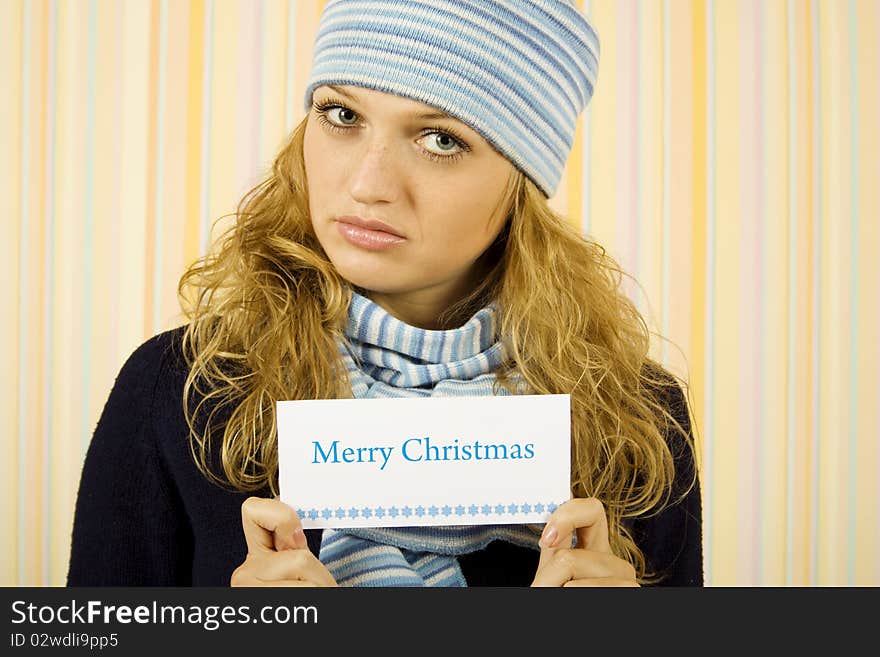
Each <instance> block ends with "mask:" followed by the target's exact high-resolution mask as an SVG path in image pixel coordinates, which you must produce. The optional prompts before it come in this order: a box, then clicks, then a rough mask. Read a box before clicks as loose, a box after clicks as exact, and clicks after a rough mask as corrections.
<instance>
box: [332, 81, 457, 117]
mask: <svg viewBox="0 0 880 657" xmlns="http://www.w3.org/2000/svg"><path fill="white" fill-rule="evenodd" d="M326 87H327V88H328V89H332V90H333V91H335V92H336V93H338V94H339V95H340V96H345V97H346V98H348V99H349V100H351V101H353V102H355V103H357V102H359V101H358V98H357V97H355V96H354V95H353V94H350V93H349V92H347V91H345V90H344V89H342V88H340V87H337V86H336V85H334V84H328V85H326ZM413 117H414V118H416V119H448V120H450V121H456V122H458V123H461V121H459V120H458V119H456V118H455V117H454V116H450V115H449V114H447V113H446V112H443V111H441V110H434V111H431V112H420V113H419V114H414V115H413Z"/></svg>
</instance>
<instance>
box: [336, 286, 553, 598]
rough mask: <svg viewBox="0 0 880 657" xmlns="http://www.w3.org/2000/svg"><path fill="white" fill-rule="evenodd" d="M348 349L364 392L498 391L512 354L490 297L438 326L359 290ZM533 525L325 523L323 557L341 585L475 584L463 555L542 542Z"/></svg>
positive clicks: (354, 381) (371, 395)
mask: <svg viewBox="0 0 880 657" xmlns="http://www.w3.org/2000/svg"><path fill="white" fill-rule="evenodd" d="M345 335H346V338H347V339H348V342H347V343H346V344H341V345H340V351H341V353H342V355H343V358H344V359H345V362H346V365H347V367H348V373H349V377H350V379H351V389H352V394H353V395H354V397H356V398H359V399H376V398H388V397H465V396H479V395H492V394H509V393H508V392H507V391H505V390H503V389H500V390H498V391H497V392H493V389H492V387H493V383H494V382H495V374H494V371H495V370H496V369H497V368H498V366H499V365H500V364H501V363H502V362H503V361H504V358H505V353H504V347H503V344H502V343H501V342H500V341H496V309H495V307H494V304H489V305H488V306H486V307H485V308H482V309H481V310H479V311H478V312H477V313H476V314H475V315H474V316H473V317H471V319H470V320H468V322H467V323H466V324H464V325H463V326H461V327H459V328H456V329H451V330H445V331H431V330H426V329H420V328H416V327H414V326H411V325H409V324H406V323H405V322H402V321H401V320H399V319H397V318H395V317H393V316H392V315H391V314H389V313H388V312H386V311H385V310H384V309H382V307H381V306H379V305H378V304H376V303H374V302H373V301H371V300H370V299H367V298H366V297H364V296H362V295H360V294H358V293H357V292H354V293H353V295H352V301H351V305H350V306H349V311H348V322H347V325H346V329H345ZM538 536H539V532H536V531H535V529H534V527H531V528H530V526H528V525H475V526H440V527H387V528H375V529H369V528H368V529H360V528H357V529H355V528H352V529H338V530H333V529H325V530H324V532H323V535H322V538H321V551H320V553H319V555H320V559H321V562H322V563H324V565H325V566H327V569H328V570H329V571H330V572H331V573H332V574H333V576H334V577H335V578H336V581H337V583H339V585H340V586H467V583H466V581H465V579H464V576H463V575H462V572H461V568H460V566H459V564H458V559H457V558H456V557H457V556H458V555H462V554H467V553H469V552H474V551H476V550H480V549H482V548H484V547H486V546H487V545H488V544H489V543H491V542H492V541H493V540H505V541H508V542H510V543H514V544H517V545H520V546H523V547H530V548H534V549H536V550H537V549H538Z"/></svg>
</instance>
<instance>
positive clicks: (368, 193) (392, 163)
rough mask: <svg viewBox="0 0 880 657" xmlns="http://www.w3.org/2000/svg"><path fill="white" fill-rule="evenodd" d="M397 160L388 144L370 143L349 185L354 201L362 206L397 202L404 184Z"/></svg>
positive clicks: (380, 142) (382, 140)
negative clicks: (401, 186)
mask: <svg viewBox="0 0 880 657" xmlns="http://www.w3.org/2000/svg"><path fill="white" fill-rule="evenodd" d="M396 159H397V155H395V153H394V149H393V148H392V147H391V145H389V143H388V142H387V140H384V139H378V138H377V139H371V140H369V141H367V143H366V145H365V147H364V149H363V151H362V155H361V156H360V161H358V162H356V163H355V166H354V168H353V169H352V174H351V179H350V181H349V192H350V193H351V196H352V198H353V199H354V200H356V201H358V202H360V203H379V202H383V201H385V202H391V201H395V200H397V197H398V195H399V190H400V185H401V182H402V180H401V174H400V171H399V168H398V166H397V164H398V163H397V161H396Z"/></svg>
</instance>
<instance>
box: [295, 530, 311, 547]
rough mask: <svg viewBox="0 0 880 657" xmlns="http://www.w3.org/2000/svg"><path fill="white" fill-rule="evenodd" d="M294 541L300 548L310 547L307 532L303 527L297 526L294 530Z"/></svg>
mask: <svg viewBox="0 0 880 657" xmlns="http://www.w3.org/2000/svg"><path fill="white" fill-rule="evenodd" d="M293 543H294V545H296V547H298V548H307V547H309V543H308V541H306V534H305V532H304V531H303V530H302V527H297V528H296V529H294V530H293Z"/></svg>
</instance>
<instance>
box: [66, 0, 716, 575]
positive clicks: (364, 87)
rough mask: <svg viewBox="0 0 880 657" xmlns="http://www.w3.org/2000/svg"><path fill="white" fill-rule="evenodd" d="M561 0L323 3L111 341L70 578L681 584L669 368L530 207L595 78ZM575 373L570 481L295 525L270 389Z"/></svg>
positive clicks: (463, 386) (697, 520) (674, 403)
mask: <svg viewBox="0 0 880 657" xmlns="http://www.w3.org/2000/svg"><path fill="white" fill-rule="evenodd" d="M597 61H598V40H597V37H596V35H595V32H594V30H593V28H592V27H591V26H590V25H589V23H588V22H587V21H586V19H585V18H584V16H583V15H582V14H581V13H580V12H579V11H578V10H577V9H576V7H575V6H574V5H573V4H571V3H570V2H561V1H558V0H521V1H518V2H514V3H498V2H490V1H488V0H467V1H466V2H462V1H461V0H441V1H432V2H423V1H420V0H385V1H382V2H376V1H367V0H345V2H341V1H337V2H328V4H327V6H326V8H325V11H324V14H323V16H322V19H321V24H320V26H319V30H318V36H317V39H316V42H315V52H314V61H313V69H312V77H311V80H310V83H309V85H308V88H307V90H306V103H307V105H308V107H309V112H308V114H307V116H306V117H305V118H304V119H303V121H302V123H301V124H300V125H299V126H298V128H297V129H296V130H295V131H294V132H293V134H292V136H291V137H290V140H289V141H288V143H287V144H286V145H285V146H284V147H283V148H282V150H281V152H280V154H279V155H278V157H277V158H276V161H275V163H274V166H273V170H272V173H271V175H270V176H269V177H268V178H267V179H266V180H265V181H264V182H263V183H261V184H260V185H259V186H257V187H256V188H255V189H253V190H252V191H251V192H250V193H249V194H248V195H247V196H246V197H245V199H243V201H242V203H241V205H240V207H239V212H238V213H237V221H236V223H235V224H234V225H233V226H232V227H231V228H230V229H229V230H228V232H227V233H226V234H225V235H224V236H223V237H222V238H221V239H220V240H218V242H217V243H216V244H215V245H214V248H213V249H212V251H211V253H210V254H209V255H207V256H206V257H204V258H203V259H201V260H200V261H199V262H197V263H196V264H194V265H193V266H192V267H191V268H190V269H189V270H188V271H187V272H186V273H185V274H184V276H183V278H182V280H181V285H180V292H181V301H182V304H183V307H184V310H185V312H186V313H187V317H188V318H189V322H188V323H187V324H186V325H184V326H182V327H179V328H178V329H175V330H172V331H168V332H165V333H162V334H160V335H158V336H155V337H154V338H152V339H151V340H149V341H147V342H146V343H144V344H143V345H142V346H141V347H139V348H138V349H137V350H136V351H135V352H134V354H132V356H131V357H130V358H129V360H128V361H127V362H126V364H125V365H124V366H123V368H122V370H121V372H120V374H119V377H118V378H117V381H116V384H115V385H114V388H113V391H112V392H111V394H110V397H109V399H108V401H107V405H106V407H105V409H104V412H103V414H102V416H101V419H100V421H99V423H98V426H97V428H96V431H95V434H94V436H93V439H92V442H91V445H90V447H89V450H88V454H87V457H86V462H85V467H84V470H83V474H82V482H81V485H80V491H79V497H78V500H77V507H76V515H75V522H74V530H73V541H72V550H71V560H70V570H69V575H68V583H69V584H70V585H86V584H90V585H92V584H108V585H109V584H113V585H126V584H155V585H225V584H232V585H244V586H251V585H289V586H335V585H352V586H353V585H374V586H383V585H391V586H398V585H405V586H409V585H441V586H444V585H448V586H455V585H468V586H475V585H522V586H528V585H535V586H579V585H583V586H594V585H606V586H609V585H640V584H650V583H657V584H667V585H690V586H694V585H702V582H703V574H702V549H701V529H700V527H701V506H700V492H699V485H698V480H697V472H696V467H695V458H694V441H693V438H692V435H691V428H690V421H689V412H688V407H687V403H686V401H685V396H684V394H683V391H682V386H681V385H679V383H678V382H677V381H676V379H675V377H673V376H672V375H671V374H669V373H668V372H666V371H665V370H664V369H663V368H662V367H661V366H660V365H659V364H658V363H655V362H652V360H651V359H650V358H649V356H648V352H649V347H650V333H649V331H648V329H647V327H646V324H645V322H644V320H643V319H642V317H641V316H640V315H639V313H638V312H637V310H636V309H635V307H634V305H633V304H632V303H631V301H630V300H628V299H627V298H626V297H625V296H624V294H623V293H622V292H621V290H620V281H621V277H622V275H623V272H622V271H621V270H620V269H619V267H618V266H617V265H616V264H615V262H614V261H613V260H612V259H611V258H610V257H609V256H607V255H606V253H605V251H604V249H603V248H602V247H601V246H599V245H598V244H596V243H595V242H592V241H591V240H589V239H587V238H584V237H583V236H581V235H580V234H579V233H578V232H577V231H576V230H575V229H573V228H572V227H571V225H570V224H569V223H568V222H567V221H566V219H565V218H564V217H561V216H559V215H558V214H557V213H556V212H554V211H553V210H552V209H551V208H550V207H549V205H548V202H547V199H548V198H549V197H550V196H551V195H552V194H553V193H554V191H555V189H556V187H557V185H558V182H559V179H560V177H561V174H562V169H563V167H564V164H565V161H566V158H567V156H568V152H569V149H570V147H571V144H572V141H573V135H574V128H575V124H576V121H577V117H578V116H579V114H580V113H581V111H582V110H583V108H584V107H585V106H586V104H587V102H588V101H589V98H590V96H591V95H592V91H593V85H594V84H595V78H596V65H597ZM522 393H529V394H555V393H567V394H570V395H571V409H572V410H571V436H572V472H571V491H572V499H571V500H570V501H569V502H566V503H565V504H562V505H561V506H560V507H559V508H558V509H557V510H556V511H555V512H554V513H553V514H552V515H551V516H550V517H549V519H548V521H547V523H546V525H545V526H544V527H543V531H542V532H541V533H540V534H539V533H537V532H535V531H533V528H531V527H528V526H524V525H508V526H498V525H489V526H454V527H444V528H436V527H435V528H430V531H428V530H426V529H423V528H419V527H406V528H388V529H384V530H378V529H376V530H367V531H356V530H336V531H333V530H324V531H323V532H322V531H321V530H305V531H304V530H303V529H302V527H301V524H300V520H299V518H298V517H297V514H296V513H295V511H294V510H293V509H292V508H290V507H289V506H287V505H285V504H284V503H282V502H281V501H280V500H278V499H277V488H278V480H277V474H278V473H277V464H278V460H277V444H276V426H275V402H276V401H278V400H285V399H325V398H342V397H357V398H371V397H408V396H431V395H435V396H444V395H462V394H465V395H492V394H522Z"/></svg>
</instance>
